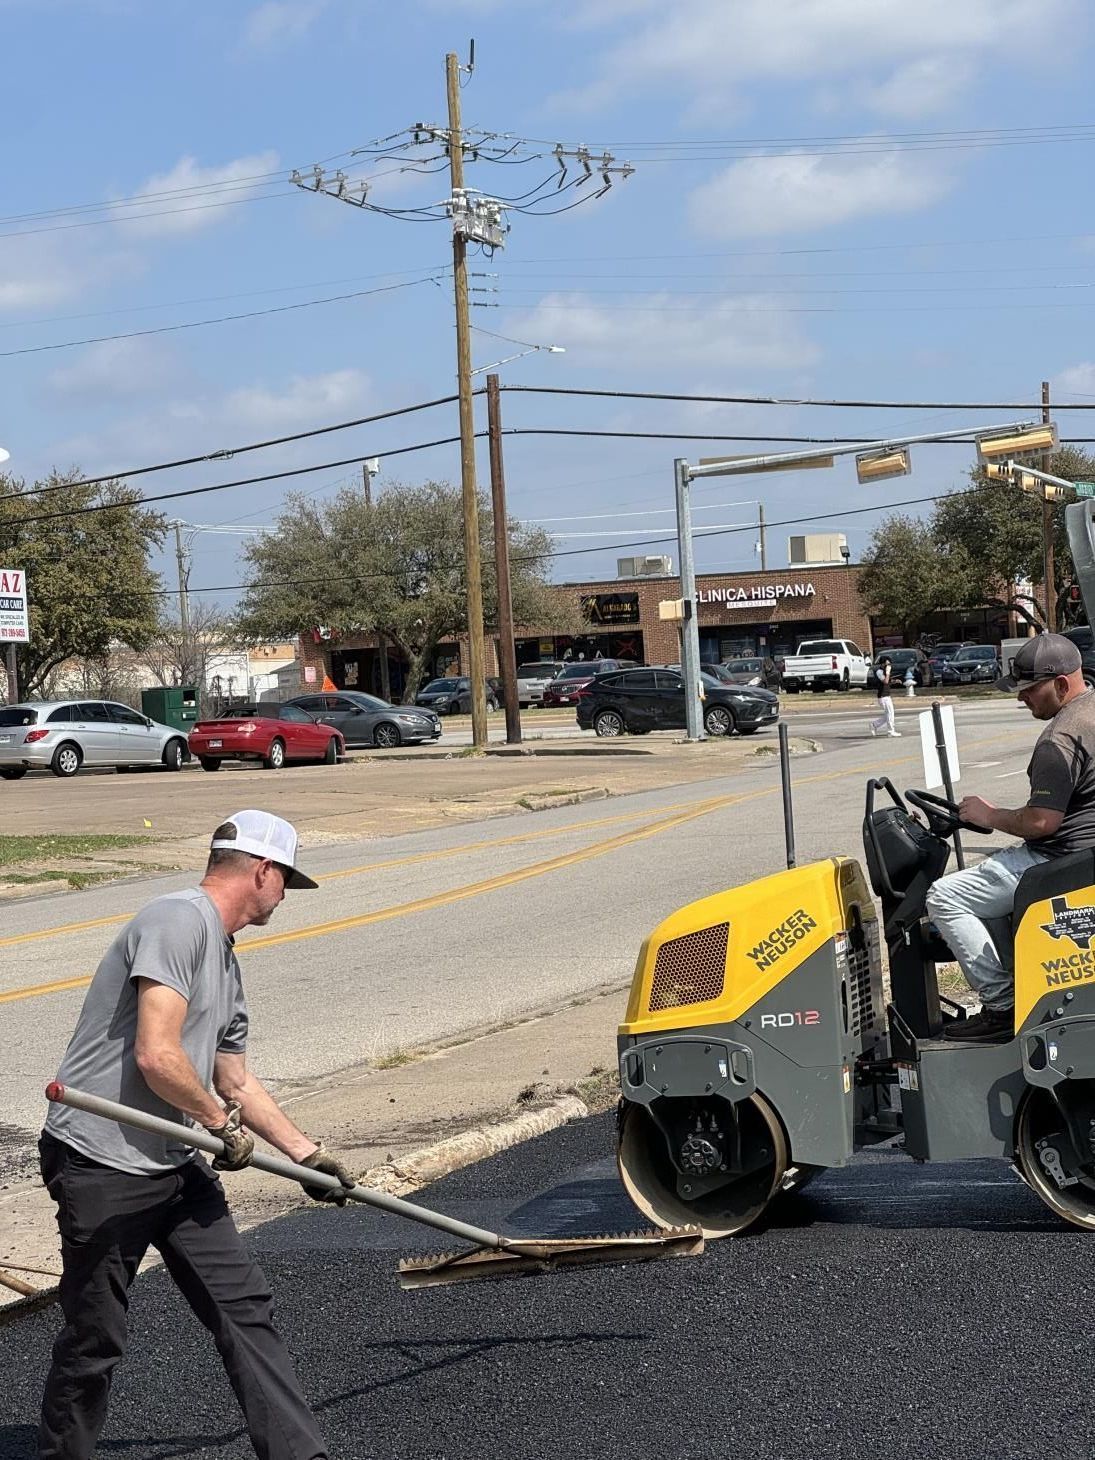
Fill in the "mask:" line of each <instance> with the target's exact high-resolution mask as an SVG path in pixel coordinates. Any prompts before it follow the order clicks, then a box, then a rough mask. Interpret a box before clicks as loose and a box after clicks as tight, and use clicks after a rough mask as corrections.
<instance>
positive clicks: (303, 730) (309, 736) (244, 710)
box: [188, 705, 346, 771]
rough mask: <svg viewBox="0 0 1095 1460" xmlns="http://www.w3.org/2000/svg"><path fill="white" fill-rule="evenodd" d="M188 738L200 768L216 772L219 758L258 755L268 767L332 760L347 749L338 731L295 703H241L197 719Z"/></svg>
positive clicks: (339, 756) (274, 769) (275, 769)
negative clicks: (216, 716)
mask: <svg viewBox="0 0 1095 1460" xmlns="http://www.w3.org/2000/svg"><path fill="white" fill-rule="evenodd" d="M188 743H189V746H190V754H191V755H194V756H196V757H197V758H198V760H199V761H200V762H201V768H202V770H203V771H219V770H220V768H221V761H223V760H261V761H262V763H263V765H264V766H265V767H266V769H267V770H270V771H278V770H280V769H281V768H282V766H283V765H285V764H286V762H287V761H291V760H297V761H305V760H311V761H321V762H322V763H323V764H324V765H335V764H336V763H337V762H338V761H340V760H341V759H342V756H343V753H344V751H345V749H346V743H345V741H344V740H343V738H342V736H341V735H340V734H339V732H338V731H337V730H332V729H331V727H330V725H321V724H319V723H318V721H317V720H315V719H314V718H313V717H312V716H311V715H309V714H308V712H307V710H302V709H300V708H298V706H296V705H243V706H239V707H237V708H236V709H234V710H230V711H226V712H225V714H223V715H222V716H221V717H220V718H219V719H216V720H199V721H198V723H197V724H196V725H195V726H194V728H193V730H191V732H190V735H189V737H188Z"/></svg>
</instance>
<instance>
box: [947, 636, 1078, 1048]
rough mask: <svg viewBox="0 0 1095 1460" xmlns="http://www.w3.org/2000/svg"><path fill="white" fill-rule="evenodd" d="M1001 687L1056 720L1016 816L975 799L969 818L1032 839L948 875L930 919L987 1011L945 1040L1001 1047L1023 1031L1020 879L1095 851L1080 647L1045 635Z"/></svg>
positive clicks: (1039, 747) (1040, 743)
mask: <svg viewBox="0 0 1095 1460" xmlns="http://www.w3.org/2000/svg"><path fill="white" fill-rule="evenodd" d="M998 684H999V686H1000V688H1001V689H1013V690H1017V691H1018V696H1019V701H1020V703H1021V704H1023V705H1025V706H1026V707H1027V709H1028V710H1029V711H1030V713H1031V714H1032V715H1033V716H1034V718H1035V719H1036V720H1044V721H1046V722H1047V724H1046V728H1045V729H1044V730H1043V731H1042V733H1041V735H1040V736H1039V737H1038V740H1037V743H1036V744H1035V747H1034V753H1033V755H1032V756H1031V758H1030V764H1029V765H1028V766H1027V775H1028V777H1029V778H1030V796H1029V797H1028V799H1027V804H1026V805H1025V806H1022V807H1019V808H1017V809H1015V810H1008V809H1007V808H1004V807H1000V806H993V805H992V803H991V802H989V801H985V800H984V799H983V798H982V797H980V796H966V797H964V798H963V800H962V804H961V812H962V819H963V820H964V821H968V822H971V823H972V824H973V825H974V826H979V827H984V828H985V829H986V830H990V831H1003V832H1007V833H1008V834H1009V835H1011V836H1017V837H1020V838H1021V839H1022V840H1021V843H1020V845H1019V846H1017V847H1007V848H1005V849H1004V850H1003V851H999V852H994V853H993V855H992V856H990V857H986V858H985V860H984V861H983V862H982V863H981V864H980V865H979V866H977V867H973V868H970V869H968V870H966V871H964V872H952V873H951V874H950V875H949V876H947V877H940V878H939V880H938V881H937V882H936V883H934V885H933V886H932V888H931V890H930V891H929V893H928V896H927V902H926V907H927V912H928V916H929V917H930V918H931V920H932V922H933V923H935V925H936V927H937V928H938V929H939V931H940V933H941V934H942V935H943V937H944V938H945V939H946V941H947V943H949V945H950V947H951V948H952V949H953V951H954V954H955V957H956V958H957V959H958V962H959V964H960V965H961V967H962V972H963V973H964V974H965V975H966V978H967V979H968V981H969V983H970V985H971V987H972V988H974V989H975V990H976V991H977V992H978V993H979V994H980V995H981V1012H980V1013H979V1014H976V1015H974V1016H973V1018H970V1019H964V1020H957V1021H956V1022H954V1023H952V1024H948V1025H947V1027H946V1030H945V1031H944V1032H945V1034H946V1036H947V1037H948V1038H951V1039H961V1040H964V1041H967V1042H969V1041H975V1042H978V1043H999V1042H1002V1041H1005V1040H1008V1039H1010V1038H1012V1035H1013V1033H1014V1017H1015V973H1014V964H1013V959H1012V947H1011V935H1010V930H1009V929H1008V928H1007V924H1006V922H1005V921H999V922H998V921H997V920H1006V919H1007V918H1008V916H1009V915H1010V913H1011V911H1012V907H1013V904H1014V902H1015V890H1016V888H1017V887H1018V885H1019V879H1020V877H1022V875H1023V873H1024V872H1025V871H1027V869H1028V868H1030V867H1034V866H1037V864H1038V863H1039V862H1044V861H1048V860H1049V859H1051V858H1053V857H1065V856H1068V855H1069V854H1070V853H1071V852H1079V851H1084V850H1086V849H1088V848H1090V847H1092V846H1095V694H1093V693H1092V692H1091V691H1090V690H1089V689H1088V687H1087V685H1086V683H1085V682H1084V676H1083V670H1082V661H1081V658H1080V651H1079V649H1077V647H1076V645H1075V644H1074V643H1073V642H1072V640H1071V639H1066V638H1065V637H1064V636H1063V635H1061V634H1040V635H1038V637H1037V638H1034V639H1030V640H1028V641H1027V642H1026V643H1025V644H1024V645H1023V647H1022V648H1021V649H1020V650H1019V652H1018V654H1016V656H1015V658H1014V660H1013V661H1012V668H1011V673H1010V674H1009V675H1007V676H1006V677H1005V678H1003V679H1001V680H999V681H998ZM994 924H995V925H996V931H997V932H998V933H999V939H998V941H994V939H993V933H992V928H993V925H994Z"/></svg>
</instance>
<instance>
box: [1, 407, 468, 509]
mask: <svg viewBox="0 0 1095 1460" xmlns="http://www.w3.org/2000/svg"><path fill="white" fill-rule="evenodd" d="M474 393H475V394H476V395H478V394H480V393H481V392H479V391H476V392H474ZM455 399H456V396H454V395H442V396H438V397H437V398H436V399H435V400H426V401H419V402H418V403H417V404H416V405H413V406H396V407H395V408H394V409H393V410H390V411H377V412H376V413H375V414H373V415H371V416H358V417H357V418H356V419H355V420H352V421H336V422H335V424H334V425H331V426H313V427H312V428H311V429H310V430H308V431H294V432H292V433H290V434H289V435H288V436H270V437H267V439H266V440H265V441H251V442H248V443H247V445H245V446H230V447H223V448H222V449H221V450H219V451H208V452H206V453H205V454H204V455H203V456H182V457H178V458H176V460H174V461H160V462H157V463H156V464H155V465H153V466H134V467H130V468H129V469H128V470H127V471H113V472H108V473H107V474H106V475H105V476H99V477H81V478H80V479H79V480H78V481H75V482H58V483H56V484H55V485H53V486H45V487H28V488H26V489H25V490H24V491H21V492H9V493H7V494H6V496H0V502H4V501H10V500H11V499H12V498H19V497H44V496H46V495H47V494H48V493H50V492H63V491H65V490H66V489H67V488H69V487H98V486H101V485H102V484H103V483H104V482H114V481H121V480H123V479H125V478H126V477H137V476H146V475H147V474H148V473H149V472H154V471H171V470H173V469H174V468H176V467H180V466H200V465H202V464H203V463H204V462H207V461H228V460H230V459H231V458H232V457H233V456H244V455H245V454H246V453H247V452H250V451H265V450H266V449H267V448H268V447H270V446H287V445H289V444H290V443H291V442H293V441H307V440H310V439H311V438H312V437H313V436H328V435H331V434H332V433H333V432H336V431H349V430H351V429H353V428H354V427H356V426H372V425H375V423H376V422H377V421H391V420H394V419H395V418H396V417H397V416H410V415H414V414H415V413H416V412H417V411H428V410H432V409H433V408H434V407H435V406H447V405H451V404H452V403H453V401H454V400H455ZM376 454H377V453H376V452H371V453H370V455H376ZM354 460H355V461H356V460H357V458H354ZM306 470H309V471H311V470H313V468H311V467H308V468H306ZM254 480H255V481H263V480H267V478H263V477H255V478H254Z"/></svg>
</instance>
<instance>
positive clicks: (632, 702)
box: [578, 669, 779, 735]
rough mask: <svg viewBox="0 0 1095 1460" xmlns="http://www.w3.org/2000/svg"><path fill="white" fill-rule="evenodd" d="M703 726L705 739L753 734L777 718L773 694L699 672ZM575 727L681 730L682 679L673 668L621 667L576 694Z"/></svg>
mask: <svg viewBox="0 0 1095 1460" xmlns="http://www.w3.org/2000/svg"><path fill="white" fill-rule="evenodd" d="M700 678H701V679H702V681H703V692H704V701H703V724H704V729H705V730H706V731H707V733H708V735H732V734H733V733H734V731H735V730H736V731H737V732H738V734H739V735H753V734H755V732H756V731H757V730H759V729H760V728H761V727H762V726H763V725H774V724H775V723H776V721H777V720H778V719H779V696H778V695H774V694H772V692H771V691H770V690H766V689H753V688H752V687H751V686H748V685H734V684H724V683H722V682H721V681H719V680H717V679H713V678H712V677H711V676H710V675H709V674H702V675H701V676H700ZM578 724H579V726H580V727H581V728H582V729H583V730H595V731H596V732H597V734H598V735H623V734H625V733H630V734H632V735H645V734H647V733H648V731H650V730H683V729H684V728H685V718H684V680H683V679H682V678H681V673H680V670H678V669H625V670H618V671H616V672H615V673H612V674H601V675H598V676H597V678H596V679H594V680H593V681H591V683H590V684H589V685H588V686H587V687H586V688H585V689H583V690H582V692H581V698H580V699H579V700H578Z"/></svg>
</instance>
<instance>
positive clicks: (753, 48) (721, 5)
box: [562, 0, 1086, 116]
mask: <svg viewBox="0 0 1095 1460" xmlns="http://www.w3.org/2000/svg"><path fill="white" fill-rule="evenodd" d="M582 9H583V11H584V12H586V13H587V19H588V6H583V7H582ZM624 16H630V20H629V24H628V32H627V34H626V37H625V38H624V39H623V40H622V41H621V42H620V43H619V44H618V45H616V46H614V47H613V48H612V49H611V50H609V52H608V53H607V54H606V56H605V58H604V60H603V63H602V65H601V68H600V74H599V75H598V76H596V77H595V78H594V80H593V81H592V82H590V83H589V84H588V85H586V86H585V87H583V88H580V89H578V90H576V91H574V92H571V93H569V94H568V95H567V96H566V97H564V98H562V101H563V102H564V103H565V104H566V105H567V106H568V107H573V106H575V105H577V106H582V107H587V108H594V107H598V106H602V105H604V104H606V103H607V102H609V101H611V100H614V99H615V98H617V97H620V96H625V95H633V94H642V93H644V92H646V91H648V90H649V88H650V86H651V84H652V83H656V84H657V86H658V88H659V90H660V91H662V92H665V91H666V90H669V89H677V90H678V91H679V93H680V95H681V96H682V97H684V98H686V99H687V98H690V99H691V100H692V101H693V103H694V104H695V106H696V108H698V109H700V110H702V111H705V112H706V113H708V114H713V115H719V116H722V115H725V114H726V113H727V111H728V110H731V111H732V110H733V109H735V108H736V107H737V106H738V105H739V104H740V100H741V97H740V93H741V92H743V91H745V90H747V89H748V88H749V87H751V86H763V87H764V88H765V89H766V94H767V95H768V96H769V97H771V88H772V87H777V88H780V87H782V88H785V89H792V88H796V87H797V88H801V87H802V86H808V87H810V88H811V89H813V88H815V87H818V86H819V85H824V84H826V83H832V82H834V81H840V82H841V83H842V86H843V88H844V92H845V97H846V102H866V103H867V104H868V105H871V106H874V107H876V108H877V109H878V110H879V111H882V112H884V113H886V114H893V115H901V116H912V115H915V114H917V113H916V108H917V107H919V108H921V113H920V114H927V113H928V112H930V111H932V110H934V109H935V108H936V107H937V106H938V105H940V104H941V102H942V101H943V100H944V99H946V100H949V99H950V96H951V93H952V90H953V85H954V79H953V73H954V68H955V67H965V66H967V65H970V64H972V63H977V64H978V65H982V64H983V63H984V62H986V61H989V60H1005V61H1006V60H1009V59H1010V60H1013V61H1017V62H1018V63H1019V64H1021V65H1023V66H1030V65H1032V64H1035V63H1036V62H1037V60H1038V59H1039V58H1040V57H1041V58H1044V59H1046V60H1047V61H1048V60H1049V59H1050V58H1052V56H1053V55H1054V54H1055V51H1056V47H1057V45H1058V38H1059V37H1060V36H1061V35H1069V34H1071V35H1073V36H1076V35H1077V33H1078V32H1080V33H1082V31H1083V30H1084V28H1085V27H1084V21H1085V16H1086V10H1085V7H1084V5H1083V4H1082V0H961V3H960V4H955V3H954V0H920V3H918V4H916V5H910V4H909V3H908V0H780V3H778V4H777V3H773V0H675V3H674V4H672V5H670V6H666V5H664V4H657V5H655V4H653V3H650V0H602V3H601V7H600V11H599V12H598V11H597V10H595V11H594V13H593V20H594V23H596V22H597V21H605V22H612V21H615V20H618V19H620V18H622V17H624ZM644 16H646V17H648V18H646V20H645V22H644V20H643V17H644ZM948 73H951V74H948Z"/></svg>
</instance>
